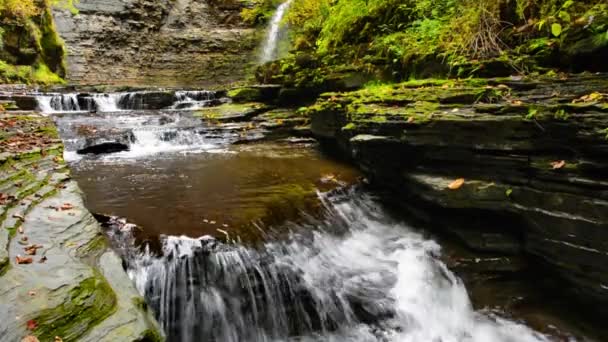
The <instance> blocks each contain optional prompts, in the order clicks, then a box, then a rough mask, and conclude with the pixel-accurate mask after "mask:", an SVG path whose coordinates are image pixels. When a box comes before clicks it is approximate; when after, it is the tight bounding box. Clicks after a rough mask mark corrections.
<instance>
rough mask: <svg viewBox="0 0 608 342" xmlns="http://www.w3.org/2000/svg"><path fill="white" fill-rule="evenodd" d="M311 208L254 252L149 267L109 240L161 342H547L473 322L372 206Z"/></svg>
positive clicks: (461, 291) (447, 282) (329, 200)
mask: <svg viewBox="0 0 608 342" xmlns="http://www.w3.org/2000/svg"><path fill="white" fill-rule="evenodd" d="M320 196H321V198H322V200H323V202H324V203H325V211H326V214H325V215H324V218H323V219H322V220H313V219H309V222H308V223H305V224H299V225H298V226H296V225H295V224H293V226H292V227H291V231H292V232H293V233H292V235H291V237H290V238H289V239H287V240H286V241H274V242H272V241H271V242H267V243H265V244H264V245H263V246H261V247H260V248H250V247H245V246H241V245H236V244H234V243H233V244H228V245H226V244H223V243H220V242H218V241H217V240H215V239H213V238H211V237H208V236H207V237H202V238H198V239H193V238H188V237H183V236H182V237H177V236H165V237H164V238H163V240H162V251H161V252H160V256H158V255H157V253H152V252H150V250H149V248H147V249H146V250H145V251H144V252H138V250H137V249H135V248H133V247H132V246H131V247H125V246H128V245H129V243H124V241H132V237H129V234H128V233H126V231H127V230H125V229H123V228H121V227H115V228H113V229H111V232H112V233H111V235H114V236H113V238H112V240H113V241H114V244H115V247H117V249H118V250H119V251H121V253H122V254H123V258H124V259H125V260H126V262H127V265H128V272H129V275H130V277H131V278H132V279H133V280H134V281H135V283H136V286H137V288H138V290H139V291H140V292H141V293H142V295H144V296H145V297H146V298H147V301H148V303H149V304H150V305H151V306H152V308H153V309H154V312H155V313H156V315H157V318H158V320H159V322H160V323H161V325H162V328H163V329H164V331H165V333H166V334H167V336H168V340H169V341H181V342H194V341H215V342H238V341H250V342H258V341H259V342H262V341H275V342H278V341H310V342H312V341H319V342H320V341H336V342H337V341H360V342H368V341H369V342H371V341H389V342H420V341H471V342H487V341H493V342H501V341H504V342H512V341H518V342H533V341H535V342H536V341H548V339H547V338H546V337H545V336H544V335H541V334H539V333H536V332H534V331H532V330H531V329H529V328H528V327H526V326H524V325H522V324H519V323H515V322H512V321H509V320H506V319H503V318H501V317H498V316H496V315H494V314H492V313H489V312H480V311H475V310H474V309H473V308H472V305H471V302H470V300H469V297H468V295H467V291H466V289H465V287H464V285H463V283H462V282H461V280H460V279H458V278H457V277H456V276H455V275H454V274H452V273H451V272H450V271H449V270H448V269H447V267H446V266H445V265H444V264H443V263H442V262H441V261H440V260H439V258H438V255H439V254H440V253H441V250H440V247H439V245H438V244H437V243H435V242H434V241H432V240H428V239H426V238H424V237H423V236H422V235H420V234H419V233H417V232H415V231H414V230H413V229H412V228H410V227H408V226H406V225H404V224H402V223H399V222H393V221H391V220H390V219H388V218H387V217H388V215H387V214H386V213H383V212H382V210H381V208H379V206H378V205H377V204H376V202H375V201H374V200H373V199H371V198H369V197H368V196H365V195H362V194H361V193H359V192H356V191H354V190H353V191H346V192H345V193H343V194H338V195H335V194H334V195H333V196H329V197H328V196H326V195H320ZM121 241H122V243H121Z"/></svg>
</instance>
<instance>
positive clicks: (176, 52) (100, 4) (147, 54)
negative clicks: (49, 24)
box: [54, 0, 261, 87]
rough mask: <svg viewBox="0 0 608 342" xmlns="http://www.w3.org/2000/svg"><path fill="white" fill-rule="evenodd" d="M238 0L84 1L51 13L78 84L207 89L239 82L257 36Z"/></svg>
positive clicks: (69, 77) (69, 73) (72, 80)
mask: <svg viewBox="0 0 608 342" xmlns="http://www.w3.org/2000/svg"><path fill="white" fill-rule="evenodd" d="M241 6H242V5H241V2H240V1H238V0H81V1H80V2H79V3H78V4H76V7H77V8H78V10H79V13H78V14H72V13H70V12H69V11H62V10H59V9H56V10H55V13H54V17H55V21H56V24H57V30H58V32H59V34H60V36H61V37H62V38H63V39H64V41H65V44H66V46H67V50H68V56H67V80H68V82H69V83H74V84H79V85H99V84H104V85H127V86H144V85H148V86H149V85H155V86H202V87H204V86H208V85H213V84H225V83H229V82H234V81H238V80H242V79H243V78H244V76H245V74H246V72H247V71H248V68H249V66H250V65H251V62H252V61H254V60H255V58H253V54H254V51H255V49H256V47H257V46H258V43H259V38H260V37H261V34H259V32H257V31H256V30H255V29H251V28H247V27H246V26H244V24H243V23H242V22H241V18H240V10H241Z"/></svg>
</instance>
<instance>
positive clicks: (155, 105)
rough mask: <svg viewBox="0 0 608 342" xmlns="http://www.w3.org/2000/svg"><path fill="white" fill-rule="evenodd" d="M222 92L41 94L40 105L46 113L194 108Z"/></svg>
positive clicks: (214, 100) (209, 101)
mask: <svg viewBox="0 0 608 342" xmlns="http://www.w3.org/2000/svg"><path fill="white" fill-rule="evenodd" d="M219 97H220V96H218V94H217V93H216V92H213V91H207V90H189V91H175V92H173V91H171V92H167V91H137V92H121V93H107V94H105V93H66V94H60V93H56V94H39V95H37V96H36V100H37V102H38V109H39V110H40V111H41V112H43V113H47V114H48V113H64V112H117V111H123V110H147V109H181V110H194V109H199V108H202V107H206V106H209V105H212V104H214V103H219V101H220V100H219V99H218V98H219Z"/></svg>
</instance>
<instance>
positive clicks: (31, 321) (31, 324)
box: [27, 319, 38, 330]
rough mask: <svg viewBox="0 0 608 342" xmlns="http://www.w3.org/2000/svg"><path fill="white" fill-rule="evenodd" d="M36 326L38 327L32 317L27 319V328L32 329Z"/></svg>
mask: <svg viewBox="0 0 608 342" xmlns="http://www.w3.org/2000/svg"><path fill="white" fill-rule="evenodd" d="M36 328H38V323H36V321H34V320H33V319H30V320H29V321H27V330H34V329H36Z"/></svg>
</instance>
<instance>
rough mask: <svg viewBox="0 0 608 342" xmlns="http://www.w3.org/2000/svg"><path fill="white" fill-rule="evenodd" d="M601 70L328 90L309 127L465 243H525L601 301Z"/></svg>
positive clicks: (606, 142)
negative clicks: (544, 76) (530, 77)
mask: <svg viewBox="0 0 608 342" xmlns="http://www.w3.org/2000/svg"><path fill="white" fill-rule="evenodd" d="M606 76H607V75H580V76H570V77H566V76H564V77H562V78H548V79H539V80H524V79H521V78H505V79H490V80H479V79H472V80H468V81H460V82H459V81H449V80H448V81H427V82H424V81H421V82H420V81H419V82H412V83H407V84H400V85H399V84H398V85H394V86H379V87H377V88H371V89H366V90H361V91H358V92H352V93H330V94H326V95H323V96H322V99H321V100H320V101H319V102H317V104H315V105H314V106H313V107H311V109H310V111H311V122H312V131H313V134H314V135H315V136H316V137H318V138H319V139H320V140H321V141H323V142H324V143H325V144H326V145H327V146H333V147H334V148H338V150H339V151H341V153H347V154H349V155H350V156H352V158H353V159H354V160H355V161H356V162H357V163H359V165H360V166H361V168H362V169H363V170H364V171H366V173H367V175H368V177H369V179H370V180H371V181H372V182H373V183H374V184H376V185H378V186H380V187H383V188H385V189H388V190H389V191H390V192H392V193H393V194H394V196H393V197H394V198H396V199H397V200H396V202H397V201H401V202H402V203H403V205H404V206H407V207H409V208H410V209H412V208H414V209H415V210H414V211H416V210H418V209H420V208H419V207H425V208H424V209H426V213H427V214H424V213H423V214H421V215H420V216H421V217H423V216H424V215H427V217H426V218H424V219H426V220H428V221H429V222H430V223H433V224H435V225H439V226H441V228H442V229H445V230H447V231H450V232H452V233H454V234H455V235H456V236H458V237H459V238H460V239H461V240H462V241H463V242H464V243H465V244H466V245H467V246H469V247H470V248H471V249H475V250H478V251H482V252H488V253H490V252H491V253H498V254H504V255H523V256H525V257H527V258H528V259H529V260H535V261H538V263H537V264H540V265H543V268H545V269H548V270H551V271H552V272H553V274H556V275H559V276H560V277H561V278H562V279H565V280H567V281H568V283H567V285H563V284H562V283H556V284H560V285H559V288H560V289H561V290H564V291H566V290H573V291H574V292H576V293H578V294H580V295H581V298H585V299H590V300H592V301H596V302H595V303H597V301H601V302H604V303H606V302H608V243H607V241H608V195H607V194H608V183H607V182H606V176H605V175H606V174H607V173H606V172H607V170H608V158H607V156H606V151H608V136H607V133H608V101H607V99H606V97H605V95H602V94H606V93H607V92H608V78H607V77H606ZM460 178H462V181H461V182H455V181H456V180H458V179H460ZM418 212H419V213H422V211H418ZM428 213H431V214H430V215H428ZM593 307H594V308H599V307H600V305H594V306H593Z"/></svg>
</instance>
